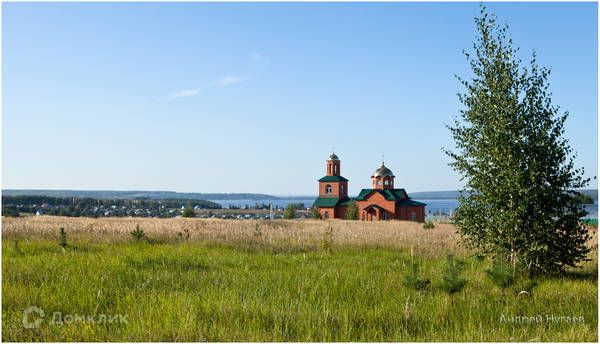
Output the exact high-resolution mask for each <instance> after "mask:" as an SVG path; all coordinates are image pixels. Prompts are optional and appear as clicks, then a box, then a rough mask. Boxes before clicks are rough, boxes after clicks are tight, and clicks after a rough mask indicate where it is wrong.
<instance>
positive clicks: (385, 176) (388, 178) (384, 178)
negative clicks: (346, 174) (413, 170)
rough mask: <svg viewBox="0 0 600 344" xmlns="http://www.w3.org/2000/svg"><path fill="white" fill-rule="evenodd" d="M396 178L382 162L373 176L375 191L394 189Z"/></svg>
mask: <svg viewBox="0 0 600 344" xmlns="http://www.w3.org/2000/svg"><path fill="white" fill-rule="evenodd" d="M394 178H395V176H394V173H392V171H391V170H390V169H389V168H387V167H386V166H385V164H384V163H383V162H382V163H381V167H379V168H378V169H376V170H375V172H373V175H372V176H371V181H372V182H373V189H380V190H386V189H394Z"/></svg>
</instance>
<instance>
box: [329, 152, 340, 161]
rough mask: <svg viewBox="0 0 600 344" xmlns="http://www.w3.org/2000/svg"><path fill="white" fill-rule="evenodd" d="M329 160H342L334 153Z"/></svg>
mask: <svg viewBox="0 0 600 344" xmlns="http://www.w3.org/2000/svg"><path fill="white" fill-rule="evenodd" d="M329 160H340V158H338V156H337V155H335V153H333V154H331V155H330V156H329Z"/></svg>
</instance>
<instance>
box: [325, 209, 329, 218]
mask: <svg viewBox="0 0 600 344" xmlns="http://www.w3.org/2000/svg"><path fill="white" fill-rule="evenodd" d="M325 218H326V219H328V218H329V212H328V211H326V212H325Z"/></svg>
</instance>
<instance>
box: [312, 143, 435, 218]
mask: <svg viewBox="0 0 600 344" xmlns="http://www.w3.org/2000/svg"><path fill="white" fill-rule="evenodd" d="M394 178H395V176H394V174H393V173H392V171H391V170H390V169H389V168H387V167H385V164H384V163H382V164H381V167H379V168H378V169H376V170H375V172H373V175H372V176H371V182H372V188H371V189H362V190H361V191H360V193H359V194H358V196H357V197H356V198H354V200H355V201H356V205H357V207H358V218H359V219H360V220H363V221H373V220H408V221H418V222H425V206H426V204H425V203H421V202H417V201H414V200H412V199H411V198H410V197H408V194H407V193H406V191H404V189H395V188H394ZM352 200H353V199H351V198H349V197H348V179H346V178H344V177H342V176H341V173H340V159H339V158H338V157H337V155H335V154H331V156H330V157H329V159H328V160H327V174H326V175H325V177H323V178H321V179H319V198H317V199H316V201H315V203H314V206H315V207H317V208H318V209H319V213H320V214H321V218H322V219H343V218H345V217H346V209H347V208H348V203H350V201H352Z"/></svg>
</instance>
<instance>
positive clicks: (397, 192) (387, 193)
mask: <svg viewBox="0 0 600 344" xmlns="http://www.w3.org/2000/svg"><path fill="white" fill-rule="evenodd" d="M372 192H377V193H379V194H381V195H382V196H383V197H384V198H385V199H386V200H388V201H396V203H398V205H400V206H410V205H412V206H425V205H427V204H425V203H421V202H417V201H414V200H412V199H411V198H410V197H408V195H407V194H406V191H404V189H385V190H381V189H362V190H360V193H359V194H358V196H357V197H356V200H357V201H364V200H365V199H366V197H367V196H368V195H369V194H370V193H372Z"/></svg>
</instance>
